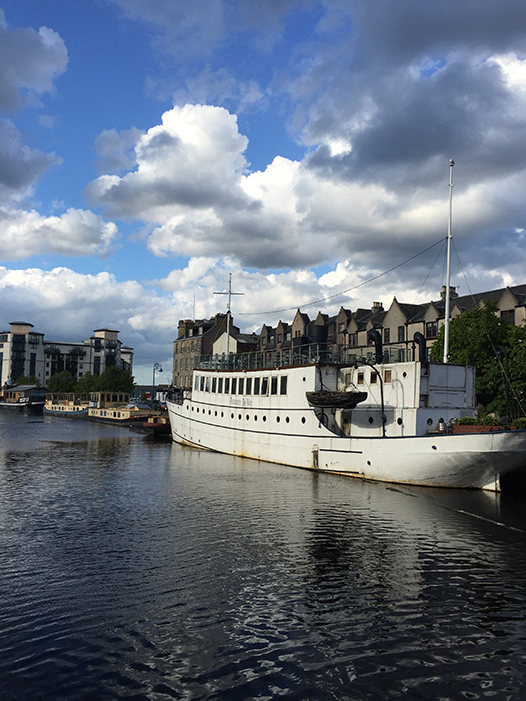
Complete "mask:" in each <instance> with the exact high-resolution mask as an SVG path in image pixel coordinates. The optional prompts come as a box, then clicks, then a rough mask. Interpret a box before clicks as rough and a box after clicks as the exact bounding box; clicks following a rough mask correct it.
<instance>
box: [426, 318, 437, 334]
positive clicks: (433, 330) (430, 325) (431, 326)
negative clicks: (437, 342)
mask: <svg viewBox="0 0 526 701" xmlns="http://www.w3.org/2000/svg"><path fill="white" fill-rule="evenodd" d="M436 335H437V322H436V321H428V322H427V324H426V338H436Z"/></svg>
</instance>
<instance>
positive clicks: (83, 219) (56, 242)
mask: <svg viewBox="0 0 526 701" xmlns="http://www.w3.org/2000/svg"><path fill="white" fill-rule="evenodd" d="M0 232H1V236H0V258H1V259H3V260H13V261H14V260H21V259H24V258H29V257H31V256H34V255H38V254H49V253H55V254H59V255H68V256H88V255H98V256H101V257H103V256H106V255H108V253H109V252H110V251H111V249H112V246H113V245H114V244H115V240H116V237H117V227H116V225H115V224H114V223H113V222H104V221H103V220H102V218H101V217H99V216H98V215H96V214H94V213H93V212H89V211H86V210H81V209H68V210H67V211H66V212H65V213H64V214H62V215H61V216H60V217H58V216H52V217H43V216H42V215H40V214H39V213H38V212H36V211H35V210H30V211H26V210H22V209H20V210H15V209H6V208H4V209H2V208H0Z"/></svg>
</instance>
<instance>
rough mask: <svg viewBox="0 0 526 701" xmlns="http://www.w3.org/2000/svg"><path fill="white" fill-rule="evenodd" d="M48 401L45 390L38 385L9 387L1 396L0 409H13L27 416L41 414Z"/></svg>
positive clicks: (4, 389)
mask: <svg viewBox="0 0 526 701" xmlns="http://www.w3.org/2000/svg"><path fill="white" fill-rule="evenodd" d="M45 400H46V395H45V390H44V388H43V387H39V386H38V385H8V386H6V387H4V388H3V390H2V394H1V396H0V409H13V410H15V411H21V412H23V413H25V414H41V413H42V411H43V409H44V404H45Z"/></svg>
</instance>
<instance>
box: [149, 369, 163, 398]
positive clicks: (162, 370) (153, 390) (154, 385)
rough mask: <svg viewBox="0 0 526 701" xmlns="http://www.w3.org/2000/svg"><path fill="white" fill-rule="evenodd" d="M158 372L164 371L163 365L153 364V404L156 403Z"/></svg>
mask: <svg viewBox="0 0 526 701" xmlns="http://www.w3.org/2000/svg"><path fill="white" fill-rule="evenodd" d="M156 370H158V371H159V372H162V371H163V369H162V367H161V363H154V364H153V382H152V402H153V401H155V371H156Z"/></svg>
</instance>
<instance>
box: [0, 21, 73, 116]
mask: <svg viewBox="0 0 526 701" xmlns="http://www.w3.org/2000/svg"><path fill="white" fill-rule="evenodd" d="M67 63H68V53H67V50H66V47H65V45H64V42H63V41H62V39H61V38H60V36H59V35H58V34H57V33H56V32H54V31H53V30H52V29H48V28H47V27H40V29H39V30H38V31H36V30H34V29H31V28H24V29H12V28H10V27H9V26H8V25H7V24H6V21H5V15H4V12H3V10H0V109H3V110H9V111H12V110H15V109H18V108H19V107H20V106H21V105H22V103H23V101H24V99H25V96H27V95H29V97H31V96H36V95H40V94H41V93H44V92H50V91H51V90H52V89H53V81H54V80H55V78H56V77H57V76H59V75H60V74H61V73H63V72H64V71H65V70H66V65H67Z"/></svg>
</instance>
